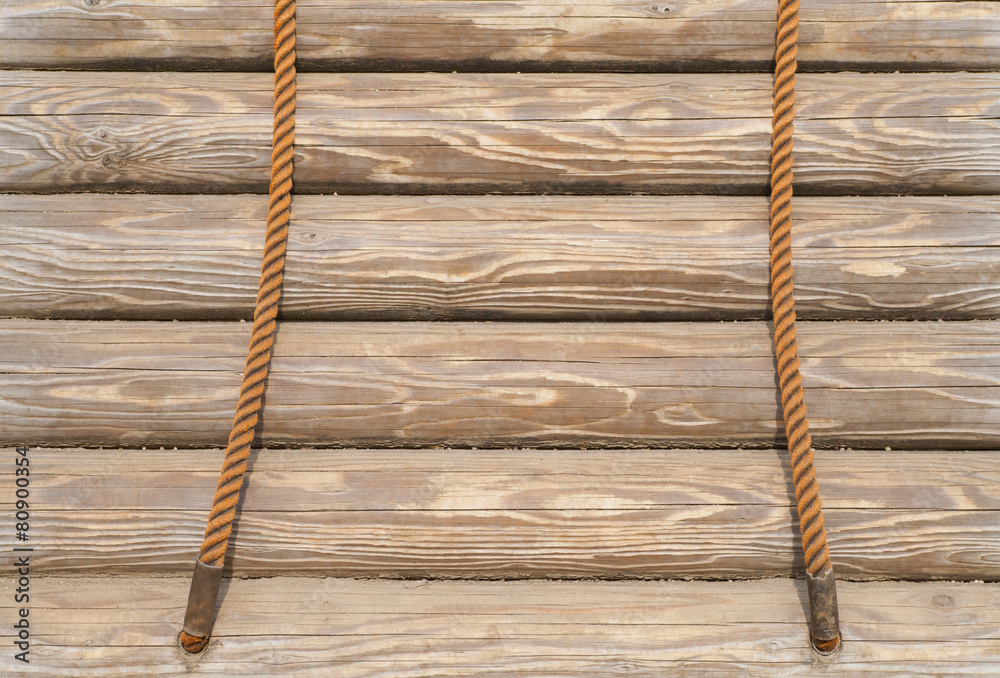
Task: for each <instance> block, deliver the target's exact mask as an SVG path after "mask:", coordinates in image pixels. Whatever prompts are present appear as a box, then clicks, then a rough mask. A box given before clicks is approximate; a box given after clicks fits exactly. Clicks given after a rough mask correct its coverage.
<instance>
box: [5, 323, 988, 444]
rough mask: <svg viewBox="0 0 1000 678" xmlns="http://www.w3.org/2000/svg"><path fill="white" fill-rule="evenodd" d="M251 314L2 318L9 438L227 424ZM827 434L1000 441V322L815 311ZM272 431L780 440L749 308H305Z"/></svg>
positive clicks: (219, 435)
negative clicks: (695, 313)
mask: <svg viewBox="0 0 1000 678" xmlns="http://www.w3.org/2000/svg"><path fill="white" fill-rule="evenodd" d="M249 330H250V324H249V323H242V324H240V323H199V324H194V323H170V322H166V323H159V322H83V321H81V322H74V323H65V322H58V321H15V320H8V321H3V322H2V323H0V393H3V399H2V400H0V440H2V441H4V442H11V443H15V442H16V443H18V444H32V445H52V446H74V445H83V446H97V445H113V446H118V445H123V446H128V445H145V444H149V445H177V446H185V445H186V446H212V445H217V444H218V443H219V441H220V440H225V438H226V436H227V434H228V431H229V426H230V424H231V419H232V408H233V406H234V402H235V397H236V392H237V389H238V384H239V379H240V374H241V373H242V369H243V360H244V356H245V351H246V343H247V341H248V336H249ZM799 336H800V341H801V353H802V356H803V375H804V380H805V386H806V388H807V391H808V402H809V407H810V415H811V421H812V427H813V431H814V434H815V436H816V438H817V443H818V444H819V445H820V446H833V445H855V446H876V447H882V446H892V447H900V448H908V447H909V448H913V447H926V448H934V447H941V448H947V449H956V448H957V449H965V448H979V449H997V448H1000V389H998V388H997V383H998V380H1000V350H998V349H1000V342H998V336H1000V327H998V325H997V323H995V322H978V321H975V322H972V321H970V322H962V323H945V322H938V323H826V322H815V323H802V326H801V327H800V330H799ZM275 352H276V353H275V356H276V357H275V362H274V365H273V372H272V374H271V377H270V387H269V390H268V394H267V404H266V413H265V415H264V423H263V427H262V430H261V438H260V439H261V440H262V444H264V445H267V446H278V447H280V446H309V445H319V446H344V447H347V446H360V447H384V446H393V447H406V446H427V445H453V446H465V445H468V446H477V447H482V446H492V447H500V446H503V447H508V446H513V447H518V446H533V445H541V446H545V447H579V446H585V447H591V446H594V447H609V446H610V447H613V446H628V447H648V446H652V447H666V446H693V447H703V446H718V445H722V446H736V445H740V444H746V445H756V446H774V445H776V444H777V445H780V444H782V442H781V441H782V438H783V432H784V428H783V426H782V424H781V413H780V408H779V405H778V400H777V397H778V396H777V392H776V387H775V381H774V380H775V376H774V364H773V358H772V355H771V336H770V332H769V329H768V326H767V325H765V324H764V323H762V322H749V323H665V324H651V323H644V324H643V323H639V324H629V323H597V322H595V323H549V324H533V323H520V324H518V323H512V324H505V323H442V322H434V323H418V322H411V323H334V324H325V323H285V324H283V325H282V326H281V327H280V328H279V330H278V336H277V344H276V347H275Z"/></svg>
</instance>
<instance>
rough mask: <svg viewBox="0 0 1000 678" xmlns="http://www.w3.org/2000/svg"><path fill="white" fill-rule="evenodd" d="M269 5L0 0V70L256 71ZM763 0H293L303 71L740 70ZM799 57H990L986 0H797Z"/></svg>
mask: <svg viewBox="0 0 1000 678" xmlns="http://www.w3.org/2000/svg"><path fill="white" fill-rule="evenodd" d="M272 13H273V9H272V5H271V4H269V3H266V2H262V1H261V0H252V1H250V2H243V3H241V4H239V5H234V4H233V3H231V2H226V1H225V0H212V1H209V2H201V3H195V2H190V1H189V0H172V1H171V2H169V3H168V2H162V1H156V2H154V1H152V0H103V1H102V0H88V2H86V3H82V2H80V3H78V2H70V1H68V0H7V2H5V3H4V4H3V7H2V8H0V65H2V66H6V67H8V68H10V67H29V68H36V67H42V68H112V69H120V68H138V69H164V68H181V69H183V68H196V69H197V68H211V69H229V68H235V69H248V68H249V69H257V70H267V69H268V68H269V67H270V58H271V57H270V53H271V49H272V28H273V14H272ZM775 14H776V11H775V3H774V2H773V1H772V0H715V1H713V2H703V1H698V0H672V1H671V2H667V3H663V4H660V3H652V4H651V3H638V2H629V1H627V0H596V1H592V2H588V3H587V4H580V3H571V2H568V1H567V0H557V1H552V0H514V1H509V2H498V1H484V2H458V1H455V0H407V1H406V2H384V1H363V2H357V1H353V0H299V2H298V3H297V14H296V17H297V29H298V53H299V60H300V63H301V65H302V67H304V68H307V69H314V70H315V69H333V70H343V69H345V68H362V69H370V68H392V69H394V70H398V69H400V68H424V69H425V68H443V67H448V68H451V67H454V68H476V69H482V68H485V69H498V68H510V69H515V68H517V69H531V68H533V69H547V70H551V69H576V68H585V69H591V70H594V69H608V68H613V69H623V68H624V69H643V70H646V69H648V70H677V69H718V68H722V69H727V70H730V69H744V70H745V69H753V70H764V69H766V68H767V66H768V64H769V63H770V61H771V59H772V58H773V55H774V33H775ZM800 17H801V22H802V24H801V28H800V33H801V44H800V48H799V49H800V52H799V58H800V60H801V62H802V66H803V68H806V69H820V68H839V69H849V68H859V69H862V70H869V69H876V70H878V69H883V70H894V69H903V70H914V69H916V70H969V69H990V68H996V67H997V66H998V65H1000V20H998V15H997V11H996V7H995V6H994V3H993V2H989V1H982V0H979V1H970V0H964V1H958V2H955V1H952V2H940V1H939V2H929V1H920V2H914V1H912V0H911V1H909V2H895V1H891V0H868V1H866V2H858V1H856V0H837V1H835V2H831V1H830V0H804V1H803V2H802V6H801V9H800Z"/></svg>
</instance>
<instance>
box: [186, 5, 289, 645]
mask: <svg viewBox="0 0 1000 678" xmlns="http://www.w3.org/2000/svg"><path fill="white" fill-rule="evenodd" d="M294 143H295V0H275V8H274V133H273V140H272V150H271V184H270V191H269V192H270V200H269V205H268V214H267V230H266V233H265V237H264V254H263V260H262V262H261V273H260V286H259V289H258V292H257V305H256V308H255V309H254V320H253V330H252V332H251V336H250V346H249V349H248V350H247V361H246V369H245V370H244V372H243V384H242V386H241V388H240V397H239V401H238V402H237V406H236V415H235V417H234V418H233V427H232V430H231V431H230V434H229V444H228V445H227V446H226V456H225V460H224V461H223V465H222V471H221V473H220V475H219V483H218V486H217V489H216V492H215V498H214V499H213V502H212V510H211V513H210V514H209V519H208V526H207V527H206V528H205V539H204V541H203V542H202V545H201V555H200V556H199V560H200V561H201V562H202V563H204V564H206V565H209V566H212V567H221V566H222V565H223V564H224V562H225V558H226V547H227V546H228V544H229V536H230V534H231V533H232V524H233V521H234V520H235V519H236V511H237V503H238V501H239V495H240V490H241V488H242V487H243V475H244V473H245V472H246V467H247V458H248V457H249V456H250V448H251V445H252V444H253V440H254V429H255V427H256V426H257V422H258V414H259V412H260V408H261V400H262V398H263V397H264V391H265V389H266V388H267V381H266V380H267V373H268V368H269V366H270V363H271V347H272V346H273V344H274V330H275V327H276V324H277V317H278V301H279V299H280V298H281V281H282V272H283V270H284V266H285V248H286V243H287V240H288V222H289V217H290V208H291V202H292V198H291V193H292V170H293V157H294V148H293V146H294ZM207 643H208V636H194V635H191V634H189V633H187V632H182V633H181V645H182V646H183V647H184V649H185V650H187V651H188V652H200V651H201V650H203V649H204V648H205V646H206V645H207Z"/></svg>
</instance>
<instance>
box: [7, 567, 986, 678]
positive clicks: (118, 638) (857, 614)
mask: <svg viewBox="0 0 1000 678" xmlns="http://www.w3.org/2000/svg"><path fill="white" fill-rule="evenodd" d="M8 581H10V580H9V579H8ZM31 584H32V608H31V617H30V619H31V629H32V638H31V642H32V644H31V655H30V656H31V662H32V663H31V664H28V665H20V664H19V663H18V664H17V665H15V660H14V659H13V655H14V653H13V651H8V652H6V653H4V654H3V655H2V659H0V661H2V662H3V664H2V665H0V666H2V667H3V670H5V671H16V673H17V675H45V676H51V675H59V676H85V677H86V678H99V677H100V676H112V675H114V676H118V675H122V673H123V672H127V673H129V674H130V675H149V674H150V673H152V672H155V675H158V676H220V675H240V676H273V675H275V671H276V670H278V671H280V672H281V673H282V674H285V675H296V676H329V675H334V674H335V675H337V676H343V677H344V678H376V676H377V677H382V676H387V675H393V676H400V675H405V676H410V677H412V678H431V677H433V678H441V677H442V676H483V677H486V676H499V675H502V676H522V677H528V676H532V677H534V676H557V675H558V676H567V677H576V676H579V677H581V678H582V677H583V676H594V675H599V676H607V675H617V674H626V673H627V674H628V675H630V676H637V677H639V678H661V677H662V676H665V675H670V676H690V677H695V676H697V677H698V678H703V677H705V676H711V677H720V678H721V677H726V678H735V677H737V676H739V677H743V676H752V677H754V678H763V677H765V676H766V677H769V678H799V677H805V676H816V675H820V674H821V673H824V674H825V673H829V674H830V675H837V676H847V677H862V676H864V677H870V676H876V675H877V676H889V677H898V678H903V677H905V678H913V677H915V676H928V677H931V676H934V677H939V676H994V675H996V673H997V671H998V669H1000V662H998V660H997V657H998V656H1000V638H998V637H997V635H998V634H997V628H998V626H1000V614H998V610H1000V586H997V585H995V584H992V585H987V584H955V583H947V582H939V583H913V582H898V583H891V584H889V583H879V584H865V583H856V582H841V583H839V585H838V593H839V596H840V609H841V619H842V624H843V633H844V638H845V642H844V646H843V650H842V652H841V653H840V654H839V656H837V657H836V658H835V659H833V660H832V661H831V660H821V659H819V658H817V657H816V656H815V655H813V654H812V653H811V652H810V650H809V649H808V645H807V643H808V641H807V631H806V626H805V621H804V615H803V605H804V601H805V586H804V585H803V583H802V582H796V581H792V580H775V581H760V582H677V581H671V582H629V583H624V582H555V581H550V582H407V581H402V582H401V581H353V580H338V579H315V578H289V577H280V578H272V579H254V580H245V579H234V580H227V581H225V582H224V584H223V586H224V587H225V588H224V596H225V598H224V600H223V602H222V605H221V609H220V612H219V617H218V621H217V622H216V625H215V632H214V638H213V641H212V644H211V646H210V647H209V649H208V650H207V651H206V652H205V653H204V654H202V655H198V656H196V657H190V656H186V655H185V654H183V651H182V650H180V648H178V647H177V644H176V635H177V632H178V629H179V627H180V623H181V618H182V617H183V612H184V610H183V605H184V602H185V601H186V599H187V587H188V579H187V578H186V577H185V578H182V577H170V578H161V577H157V578H138V577H114V578H110V577H72V578H49V577H41V578H37V579H34V580H32V582H31ZM12 601H13V596H4V597H3V601H2V603H0V605H2V606H3V608H4V610H3V613H4V614H5V616H6V617H7V618H8V619H11V618H13V617H12V615H14V614H15V611H14V609H13V602H12ZM277 667H280V668H277Z"/></svg>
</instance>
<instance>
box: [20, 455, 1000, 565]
mask: <svg viewBox="0 0 1000 678" xmlns="http://www.w3.org/2000/svg"><path fill="white" fill-rule="evenodd" d="M8 452H9V454H8V457H10V458H13V451H12V450H8ZM786 457H787V452H785V451H782V450H753V451H751V450H741V451H736V450H729V451H702V450H658V451H650V450H622V451H599V450H590V451H584V452H581V451H555V450H546V451H537V450H504V451H500V452H497V451H486V450H475V451H472V450H447V451H433V450H263V451H259V452H255V453H254V455H253V457H252V459H251V472H250V475H249V477H248V488H249V489H248V492H247V494H246V499H245V502H244V505H243V509H242V512H241V514H240V520H239V523H238V532H237V537H236V539H234V540H233V548H232V549H231V551H230V553H231V556H232V558H233V559H232V560H231V566H232V568H233V572H235V573H236V574H238V575H240V576H248V575H258V576H275V575H281V574H290V573H300V574H311V575H326V576H329V575H331V574H334V573H335V574H337V575H339V576H345V575H346V576H402V577H408V578H411V577H435V578H442V577H448V578H452V577H462V578H477V579H482V578H504V579H506V578H521V577H541V576H548V577H560V578H573V577H587V578H593V577H599V578H622V577H627V578H650V577H666V578H679V577H688V578H703V579H717V578H726V577H740V578H752V577H769V576H790V575H791V574H793V573H795V572H799V573H801V571H802V567H803V566H802V562H801V556H800V555H799V550H800V546H799V543H800V541H799V539H800V538H799V535H798V533H797V530H796V527H795V526H796V525H797V522H796V519H795V517H794V505H795V502H794V497H793V496H792V485H791V481H790V470H789V468H788V463H787V460H786ZM29 459H30V462H31V466H30V469H31V476H30V479H31V508H32V515H33V516H35V521H34V523H33V527H32V531H31V533H30V543H31V545H32V546H33V547H34V551H33V553H32V563H33V568H34V571H35V572H36V573H37V574H42V573H45V574H51V573H55V572H59V573H75V574H80V573H108V572H115V573H131V574H136V573H150V574H155V573H160V574H163V573H167V572H169V573H173V574H187V573H188V572H189V570H190V569H191V562H192V560H193V559H194V558H195V555H196V553H197V549H198V546H199V545H200V543H201V538H202V534H203V531H204V521H205V514H206V512H207V510H208V506H209V505H210V504H211V499H212V494H213V492H214V490H215V483H216V481H217V475H218V468H219V467H220V466H221V463H222V452H221V451H219V450H212V451H206V450H180V451H178V450H162V451H161V450H102V451H94V450H67V449H36V450H32V451H31V452H30V454H29ZM817 472H818V474H819V478H820V484H821V487H822V493H823V502H824V508H825V511H826V519H827V526H828V529H829V535H830V547H831V549H832V551H833V554H834V560H835V562H836V567H837V572H838V573H839V574H840V575H842V576H847V577H850V578H853V579H858V578H865V579H871V578H887V577H888V578H904V579H928V578H931V579H933V578H937V579H966V580H970V579H986V580H991V579H997V578H998V575H1000V455H997V453H996V452H993V451H989V452H940V451H933V452H902V451H892V452H885V451H882V452H864V451H850V452H847V451H844V452H841V451H834V450H824V451H822V452H820V453H819V454H818V458H817ZM14 487H15V486H14V482H13V467H11V469H9V470H8V471H7V472H6V473H5V474H3V475H0V505H6V506H7V507H8V508H9V507H10V506H11V505H12V502H13V499H14V496H13V491H14ZM11 510H12V509H11Z"/></svg>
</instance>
